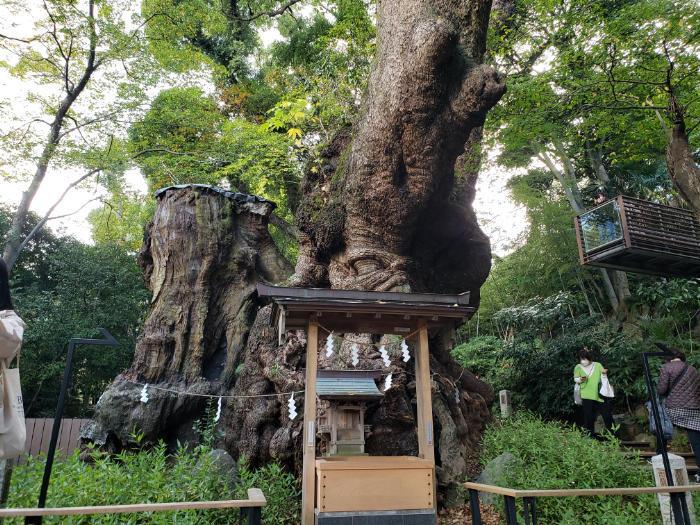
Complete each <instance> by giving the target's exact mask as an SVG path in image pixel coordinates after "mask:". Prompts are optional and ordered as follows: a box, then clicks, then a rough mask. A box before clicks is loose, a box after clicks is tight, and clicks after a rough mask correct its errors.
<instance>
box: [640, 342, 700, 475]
mask: <svg viewBox="0 0 700 525" xmlns="http://www.w3.org/2000/svg"><path fill="white" fill-rule="evenodd" d="M657 345H658V346H660V347H662V348H664V349H666V350H667V352H668V354H669V355H668V356H667V357H665V359H666V361H667V362H666V363H665V364H664V365H663V366H662V367H661V373H660V374H659V385H658V388H657V390H658V392H659V395H660V396H666V399H664V402H663V404H662V411H664V412H666V414H667V418H668V419H669V421H670V422H671V423H672V424H673V425H675V426H677V427H680V428H683V429H685V431H686V432H687V433H688V441H689V442H690V447H691V448H692V449H693V454H694V455H695V461H696V463H698V464H700V372H698V370H697V369H696V368H695V367H694V366H692V365H690V364H688V363H686V362H685V354H684V353H683V352H682V351H681V350H680V349H678V348H675V347H672V346H671V347H665V345H662V344H659V343H657ZM650 421H653V418H651V417H650ZM662 425H663V416H662ZM671 428H673V427H671ZM695 481H696V482H698V483H700V475H697V474H696V476H695Z"/></svg>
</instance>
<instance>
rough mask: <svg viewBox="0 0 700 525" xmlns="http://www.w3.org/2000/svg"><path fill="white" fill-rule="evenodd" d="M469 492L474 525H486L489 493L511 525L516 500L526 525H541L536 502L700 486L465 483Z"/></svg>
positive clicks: (687, 489)
mask: <svg viewBox="0 0 700 525" xmlns="http://www.w3.org/2000/svg"><path fill="white" fill-rule="evenodd" d="M462 485H464V486H465V487H466V488H467V489H469V507H470V509H471V512H472V525H482V521H481V510H480V509H479V492H489V493H491V494H498V495H500V496H503V503H504V508H505V514H506V524H507V525H517V523H518V518H517V513H516V510H515V500H516V499H517V498H522V500H523V504H524V512H523V515H524V517H525V525H530V523H532V525H537V508H536V505H535V498H551V497H560V498H562V497H569V496H621V495H629V496H639V495H641V494H671V493H679V492H694V491H698V490H700V485H681V486H675V487H621V488H610V489H549V490H517V489H511V488H507V487H498V486H496V485H485V484H483V483H472V482H467V483H463V484H462ZM676 523H677V524H678V525H681V524H684V523H687V524H690V520H689V519H688V518H687V516H684V517H683V520H682V521H678V520H677V521H676Z"/></svg>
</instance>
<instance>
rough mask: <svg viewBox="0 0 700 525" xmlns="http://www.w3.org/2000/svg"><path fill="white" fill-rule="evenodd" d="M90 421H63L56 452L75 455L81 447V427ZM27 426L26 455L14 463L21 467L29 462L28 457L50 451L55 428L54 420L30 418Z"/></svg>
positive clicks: (26, 420) (27, 420)
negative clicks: (52, 431)
mask: <svg viewBox="0 0 700 525" xmlns="http://www.w3.org/2000/svg"><path fill="white" fill-rule="evenodd" d="M86 421H89V419H62V420H61V427H60V430H59V432H58V442H57V443H56V451H57V452H58V451H59V450H60V451H61V453H62V454H63V455H64V456H68V455H70V454H72V453H73V451H74V450H75V449H77V448H78V447H79V446H80V427H81V426H82V425H83V423H85V422H86ZM25 422H26V426H27V442H26V445H25V450H26V453H25V454H22V455H21V456H20V457H19V458H17V459H16V460H15V462H14V464H15V465H21V464H24V463H26V462H27V458H28V456H36V455H38V454H39V453H41V452H43V453H44V454H46V453H47V452H48V451H49V441H51V429H52V428H53V418H28V419H25Z"/></svg>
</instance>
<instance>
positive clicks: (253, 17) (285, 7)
mask: <svg viewBox="0 0 700 525" xmlns="http://www.w3.org/2000/svg"><path fill="white" fill-rule="evenodd" d="M299 2H301V0H288V2H287V3H285V4H284V5H283V6H281V7H280V8H279V9H271V10H269V11H260V12H259V13H256V14H254V15H250V16H248V17H244V16H238V15H236V14H235V13H232V12H231V11H230V10H228V9H226V8H225V7H224V1H223V0H222V2H221V12H222V13H223V14H224V16H225V17H226V18H228V19H229V20H236V21H238V22H252V21H253V20H256V19H258V18H260V17H263V16H267V17H270V18H273V17H275V16H279V15H283V14H284V13H286V12H287V11H291V10H292V6H293V5H294V4H298V3H299Z"/></svg>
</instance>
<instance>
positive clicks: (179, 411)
mask: <svg viewBox="0 0 700 525" xmlns="http://www.w3.org/2000/svg"><path fill="white" fill-rule="evenodd" d="M157 199H158V205H157V208H156V211H155V215H154V218H153V221H152V222H151V223H149V224H148V225H147V226H146V229H145V233H144V241H143V246H142V248H141V250H140V252H139V265H140V267H141V269H142V271H143V275H144V279H145V280H146V284H147V286H148V288H149V289H150V290H151V292H152V294H153V296H152V300H151V307H150V310H149V314H148V318H147V320H146V323H145V326H144V329H143V333H142V335H141V337H140V338H139V340H138V343H137V345H136V349H135V355H134V360H133V363H132V365H131V368H130V369H129V370H128V371H126V372H124V373H123V374H121V375H120V376H119V377H117V378H116V379H115V381H114V382H113V383H112V384H111V385H110V386H109V387H108V388H107V390H106V391H105V393H104V394H103V395H102V397H101V398H100V401H99V402H98V404H97V407H96V409H95V417H94V421H93V423H92V424H90V425H89V426H88V427H87V428H86V429H85V431H84V432H83V437H84V439H88V440H92V441H95V442H97V443H99V444H103V443H105V442H107V441H111V442H113V443H115V444H116V445H117V446H122V445H125V444H128V443H130V442H131V441H132V438H131V434H132V433H133V432H134V431H136V432H139V433H143V434H144V437H145V438H146V439H147V440H157V439H159V438H166V439H173V438H179V439H181V440H183V439H188V438H190V437H192V436H191V433H192V430H191V427H192V421H193V420H194V419H197V418H200V417H202V414H203V409H204V406H205V404H206V398H205V397H198V396H177V395H174V394H173V393H172V392H168V391H167V390H175V391H186V392H189V393H199V394H225V393H226V392H227V391H228V390H229V389H230V388H231V387H233V386H234V383H235V375H236V374H235V372H236V368H237V367H238V366H239V365H240V364H241V362H242V354H243V350H244V348H245V345H246V341H247V339H248V333H249V331H250V327H251V326H252V324H253V321H254V320H255V316H256V314H257V309H258V306H257V304H256V292H255V287H256V285H257V283H258V281H259V280H263V281H265V282H272V283H275V282H279V281H281V280H284V279H285V278H286V277H288V276H289V275H290V274H291V273H292V266H291V265H290V264H289V263H288V262H287V261H286V260H285V259H284V257H282V256H281V254H280V253H279V252H278V251H277V248H276V246H275V244H274V242H273V240H272V238H271V237H270V234H269V232H268V228H267V226H268V218H269V215H270V213H271V212H272V210H273V209H274V208H275V204H274V203H273V202H271V201H268V200H266V199H263V198H260V197H256V196H254V195H243V194H240V193H230V192H225V191H224V190H219V189H216V188H212V187H208V186H202V185H186V186H182V187H172V188H166V189H164V190H161V191H160V192H159V193H158V194H157ZM140 383H149V385H151V386H152V388H150V389H149V401H148V403H142V402H141V401H140V394H139V392H140V390H141V388H142V387H141V386H140Z"/></svg>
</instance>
